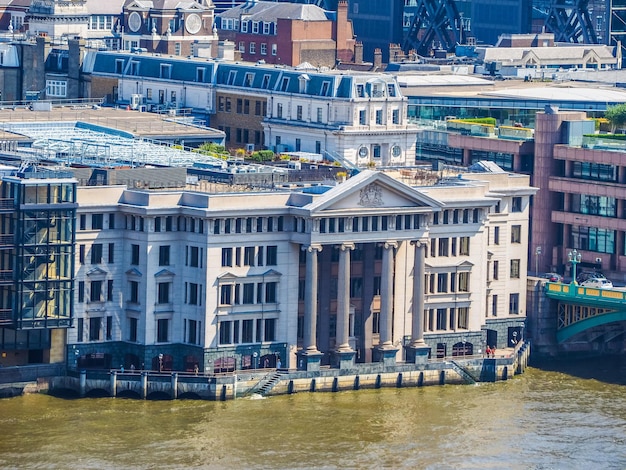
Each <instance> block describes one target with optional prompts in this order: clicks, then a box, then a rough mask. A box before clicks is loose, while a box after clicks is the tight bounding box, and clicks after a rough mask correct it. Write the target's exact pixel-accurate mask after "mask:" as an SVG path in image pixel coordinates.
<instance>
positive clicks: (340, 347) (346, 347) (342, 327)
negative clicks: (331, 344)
mask: <svg viewBox="0 0 626 470" xmlns="http://www.w3.org/2000/svg"><path fill="white" fill-rule="evenodd" d="M351 250H354V244H353V243H343V244H342V245H341V247H340V248H339V274H338V282H337V333H336V337H335V348H336V350H337V351H338V352H348V351H352V348H351V347H350V338H349V334H350V332H349V325H350V251H351Z"/></svg>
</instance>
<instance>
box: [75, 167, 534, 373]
mask: <svg viewBox="0 0 626 470" xmlns="http://www.w3.org/2000/svg"><path fill="white" fill-rule="evenodd" d="M319 189H320V188H319V187H318V188H317V190H316V191H313V190H311V191H306V190H305V191H302V189H300V190H297V191H293V192H292V191H287V190H286V191H284V192H272V193H236V194H235V193H232V194H230V193H229V194H206V193H200V192H191V191H173V192H148V191H143V190H128V189H125V188H123V187H83V188H79V190H78V204H79V209H78V222H77V231H76V244H77V250H76V253H77V259H76V286H75V298H74V307H75V308H74V322H73V323H74V326H75V328H72V329H70V330H68V333H69V337H68V344H69V345H70V347H75V348H79V349H80V350H81V352H82V351H92V352H96V351H97V352H103V353H107V351H108V353H109V354H111V355H113V357H114V360H119V361H122V360H123V358H122V359H117V357H116V356H115V354H120V353H119V351H120V348H121V349H124V348H126V349H128V350H129V351H130V350H132V351H133V353H134V354H136V355H138V356H141V354H143V355H144V356H143V357H142V358H141V361H142V362H146V363H149V360H150V358H151V357H154V354H155V353H156V352H159V351H163V352H165V353H166V354H168V355H171V356H173V359H172V360H173V366H172V367H173V368H175V369H184V368H185V365H184V358H183V356H185V357H187V356H186V355H191V354H193V355H194V357H195V358H197V360H198V362H200V363H201V367H204V369H205V370H209V371H212V369H213V367H214V365H215V364H217V363H218V362H219V361H222V360H223V358H231V357H232V358H234V359H233V360H234V365H235V367H237V368H240V367H244V368H245V367H257V366H258V367H262V366H263V365H264V364H262V363H251V362H250V361H251V360H253V359H251V358H252V357H254V360H259V359H258V358H260V357H266V356H271V355H274V356H275V357H276V356H277V355H278V356H280V358H281V361H282V365H283V366H285V367H296V366H297V360H296V352H297V351H299V350H301V351H302V350H306V349H307V348H311V347H312V348H314V349H315V350H316V351H318V352H319V353H320V354H322V355H323V359H322V360H323V361H325V360H328V361H331V360H332V355H333V353H334V352H335V351H336V349H337V348H338V347H339V345H340V343H342V341H343V338H344V337H345V343H346V345H345V347H346V348H347V350H348V351H352V352H356V354H355V356H356V360H357V361H361V362H369V361H372V360H376V350H377V349H381V350H383V349H385V347H387V349H390V350H392V354H394V355H395V359H396V360H398V361H401V360H403V352H402V346H406V345H407V344H408V342H410V341H413V340H416V339H417V338H416V335H418V336H422V338H419V339H420V340H423V341H425V343H426V344H427V345H428V346H429V347H430V348H431V354H432V357H435V354H436V353H439V352H441V351H440V348H443V347H444V346H442V345H444V344H445V345H446V346H445V348H447V349H446V351H445V354H446V355H456V354H457V353H458V352H459V346H458V344H459V343H460V342H461V338H463V339H464V342H467V343H468V345H469V344H471V345H472V348H473V349H467V348H468V347H469V346H468V345H465V344H464V346H463V348H464V351H468V350H469V351H472V352H473V353H474V354H476V353H478V349H480V348H482V347H483V346H482V345H481V344H480V341H481V340H480V338H482V337H483V333H484V330H486V329H487V330H488V329H489V328H490V326H489V324H490V322H493V321H496V322H504V323H506V324H507V325H508V326H509V327H512V328H518V329H519V328H523V321H524V317H525V313H526V309H525V301H524V299H525V295H524V293H525V279H526V261H525V260H526V256H524V255H525V253H526V249H527V239H528V237H527V236H526V235H527V233H528V201H529V197H530V195H532V194H533V193H534V189H533V188H531V187H530V186H529V184H528V178H527V177H518V176H514V175H510V174H506V173H502V174H497V175H494V174H490V175H487V174H482V175H479V176H471V175H468V176H467V178H463V180H460V179H455V181H454V182H453V183H448V184H440V185H435V186H429V187H420V188H412V187H410V186H409V185H407V184H404V183H402V182H401V181H400V180H398V179H395V178H393V177H391V176H389V175H387V174H384V173H381V172H372V171H365V172H362V173H360V174H359V175H357V176H355V177H352V178H350V179H348V180H347V181H346V182H345V183H342V184H340V185H338V186H336V187H334V188H332V189H329V190H328V191H326V192H322V191H319ZM514 198H520V199H515V202H513V200H514ZM513 204H515V210H512V207H513V206H512V205H513ZM498 205H499V210H496V208H497V207H498ZM518 209H519V210H518ZM111 224H114V225H111ZM517 226H519V231H520V235H521V236H520V238H519V243H518V242H517V238H515V240H516V241H515V242H514V243H511V236H512V235H511V233H512V231H513V230H515V231H517V230H518V229H517V228H515V229H513V227H517ZM495 227H499V236H500V239H499V244H496V243H494V238H493V237H494V235H493V233H494V228H495ZM416 242H417V244H416ZM81 247H82V248H81ZM342 247H343V248H342ZM111 250H113V252H112V253H111ZM311 250H312V251H314V252H315V256H316V257H317V260H318V262H317V263H316V264H315V266H317V273H316V274H315V275H314V277H310V276H311V275H312V274H311V273H313V272H314V271H310V269H311V268H312V265H311V264H308V263H309V261H308V260H309V259H314V258H310V253H311ZM346 250H347V251H349V252H350V255H349V256H350V257H349V258H348V261H349V262H348V263H347V264H344V265H343V266H344V267H343V268H340V269H344V270H347V275H346V276H347V277H346V278H345V279H346V283H343V281H341V280H340V279H339V278H338V276H339V274H338V273H339V271H338V265H341V263H339V264H338V261H339V260H341V259H345V258H343V257H344V254H342V253H344V252H345V251H346ZM416 250H424V251H423V252H421V253H422V255H423V258H420V257H419V256H420V253H419V252H417V251H416ZM433 250H434V251H433ZM446 250H447V251H446ZM94 251H95V255H92V253H93V252H94ZM420 259H422V260H423V261H419V260H420ZM517 259H519V272H517V271H516V272H515V273H514V275H511V272H512V271H511V269H512V268H511V261H512V260H517ZM496 260H497V261H498V263H499V266H500V269H499V272H498V276H497V277H498V278H497V279H495V278H494V277H493V263H494V262H495V261H496ZM416 262H417V264H416ZM344 273H345V271H344ZM311 279H317V282H315V283H312V282H311ZM431 279H432V280H431ZM386 283H388V284H386ZM312 284H315V285H316V286H318V289H317V294H315V295H314V296H313V297H311V292H312V291H311V285H312ZM348 284H349V285H348ZM164 286H165V287H164ZM94 289H95V290H96V294H98V293H99V295H95V296H94V293H93V292H94ZM109 289H111V291H110V292H109ZM419 290H423V292H419ZM313 292H314V291H313ZM513 294H519V296H518V297H519V300H518V301H519V305H518V306H517V307H516V311H510V310H509V308H508V306H507V305H506V304H507V303H509V300H508V299H510V296H511V295H513ZM494 295H497V296H498V303H497V305H498V308H497V309H496V311H495V312H493V311H492V310H491V305H492V300H491V299H492V298H493V296H494ZM342 302H344V303H343V304H342ZM310 305H315V309H316V310H317V315H316V317H317V320H316V322H314V323H313V326H315V328H314V329H313V333H312V334H311V331H310V330H307V328H311V324H310V323H308V322H310V321H312V318H313V317H311V315H310V313H311V312H310V308H311V307H310ZM342 305H343V306H342ZM346 305H347V306H346ZM421 305H423V310H422V309H421ZM418 307H419V308H418ZM344 309H345V310H344ZM444 310H445V312H444ZM444 317H445V318H444ZM98 318H99V320H97V319H98ZM344 319H345V324H344V323H342V321H343V320H344ZM387 321H388V322H389V323H386V322H387ZM416 321H417V322H418V323H421V324H422V327H423V328H422V330H421V332H420V328H419V324H418V323H416ZM315 323H317V324H316V325H315ZM520 325H521V326H520ZM388 327H389V328H388ZM343 328H345V329H343ZM498 328H500V327H498ZM494 331H495V330H494ZM499 331H501V329H500V330H499ZM79 334H80V335H81V336H80V338H79V337H78V335H79ZM494 334H495V333H494ZM499 334H500V337H498V338H497V344H498V345H504V344H506V342H507V341H508V338H502V337H501V335H502V333H499ZM344 335H345V336H344ZM340 337H341V338H340ZM336 338H337V339H336ZM492 338H493V336H492ZM338 339H340V340H341V341H338ZM311 343H312V344H311ZM114 345H115V346H114ZM385 345H386V346H385ZM113 349H115V351H117V352H115V351H113ZM139 350H142V351H144V352H143V353H138V352H137V351H139ZM395 350H397V352H395V353H394V352H393V351H395ZM253 353H254V354H256V355H255V356H253ZM177 355H178V356H180V357H177ZM212 363H213V364H212ZM153 364H154V362H153ZM271 365H272V366H273V365H275V364H271Z"/></svg>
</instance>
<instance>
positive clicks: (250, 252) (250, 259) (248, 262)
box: [243, 246, 255, 266]
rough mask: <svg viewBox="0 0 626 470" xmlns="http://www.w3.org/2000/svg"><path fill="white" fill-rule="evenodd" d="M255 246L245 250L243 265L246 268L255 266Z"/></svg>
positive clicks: (247, 247)
mask: <svg viewBox="0 0 626 470" xmlns="http://www.w3.org/2000/svg"><path fill="white" fill-rule="evenodd" d="M254 252H255V247H254V246H246V247H245V248H244V249H243V265H244V266H254V254H255V253H254Z"/></svg>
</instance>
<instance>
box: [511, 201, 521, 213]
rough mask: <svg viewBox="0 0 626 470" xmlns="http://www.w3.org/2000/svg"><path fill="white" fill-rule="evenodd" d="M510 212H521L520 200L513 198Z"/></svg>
mask: <svg viewBox="0 0 626 470" xmlns="http://www.w3.org/2000/svg"><path fill="white" fill-rule="evenodd" d="M511 212H522V198H521V197H514V198H513V202H512V204H511Z"/></svg>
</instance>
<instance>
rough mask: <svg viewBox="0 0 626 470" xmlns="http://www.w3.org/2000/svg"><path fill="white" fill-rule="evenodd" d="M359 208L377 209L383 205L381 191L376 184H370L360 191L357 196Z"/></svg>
mask: <svg viewBox="0 0 626 470" xmlns="http://www.w3.org/2000/svg"><path fill="white" fill-rule="evenodd" d="M359 196H360V198H359V206H363V207H379V206H382V205H384V203H383V190H382V188H381V187H380V186H378V185H377V184H376V183H371V184H368V185H367V186H365V187H364V188H363V189H361V192H360V194H359Z"/></svg>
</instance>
